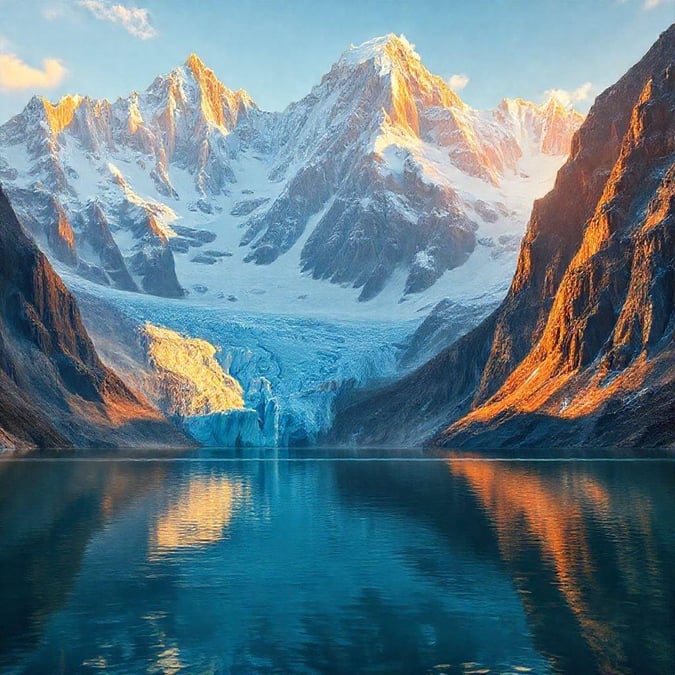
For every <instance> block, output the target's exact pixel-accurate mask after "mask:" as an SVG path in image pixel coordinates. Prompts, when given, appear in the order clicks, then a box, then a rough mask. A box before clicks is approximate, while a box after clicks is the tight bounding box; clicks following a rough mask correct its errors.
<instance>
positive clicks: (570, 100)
mask: <svg viewBox="0 0 675 675" xmlns="http://www.w3.org/2000/svg"><path fill="white" fill-rule="evenodd" d="M592 91H593V85H592V84H591V83H590V82H584V83H583V84H582V85H581V86H580V87H577V88H576V89H547V90H546V91H545V92H544V98H546V99H551V98H554V99H556V101H559V102H560V103H561V104H562V105H564V106H566V107H570V106H573V105H574V104H575V103H580V102H581V101H585V100H586V99H588V98H589V97H590V96H591V93H592Z"/></svg>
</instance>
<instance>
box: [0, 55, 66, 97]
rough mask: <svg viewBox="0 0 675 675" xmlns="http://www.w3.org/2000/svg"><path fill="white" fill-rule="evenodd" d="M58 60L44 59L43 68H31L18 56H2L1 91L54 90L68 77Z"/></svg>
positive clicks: (0, 64) (0, 70)
mask: <svg viewBox="0 0 675 675" xmlns="http://www.w3.org/2000/svg"><path fill="white" fill-rule="evenodd" d="M66 72H67V71H66V69H65V67H64V65H63V64H62V63H61V61H59V60H58V59H44V60H43V61H42V68H34V67H33V66H29V65H28V64H27V63H26V62H25V61H23V60H21V59H20V58H19V57H18V56H17V55H16V54H0V90H2V91H16V90H19V89H53V88H54V87H56V86H58V85H59V84H60V83H61V81H62V80H63V78H64V77H65V75H66Z"/></svg>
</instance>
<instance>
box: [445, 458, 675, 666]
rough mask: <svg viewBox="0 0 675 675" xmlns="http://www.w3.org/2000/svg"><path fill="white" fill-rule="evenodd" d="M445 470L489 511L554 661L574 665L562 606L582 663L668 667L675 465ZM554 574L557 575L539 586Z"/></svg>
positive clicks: (454, 464) (672, 659)
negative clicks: (553, 594) (556, 597)
mask: <svg viewBox="0 0 675 675" xmlns="http://www.w3.org/2000/svg"><path fill="white" fill-rule="evenodd" d="M449 468H450V471H451V473H452V475H453V476H458V477H461V478H463V479H464V480H466V482H467V484H468V485H469V486H470V488H471V490H472V492H473V493H474V494H475V495H476V497H477V498H478V500H479V502H480V504H481V507H482V508H483V509H484V511H485V512H486V513H487V514H488V515H489V517H490V520H491V523H492V527H493V528H494V530H495V532H496V535H497V541H498V545H499V550H500V553H501V556H502V559H503V560H504V561H505V562H506V563H507V565H508V566H509V569H510V571H511V573H512V575H513V579H514V582H515V584H516V586H517V587H518V590H519V592H520V593H521V596H522V599H523V605H524V607H525V608H526V611H527V612H528V615H530V617H531V621H532V622H533V624H534V625H535V627H536V626H540V627H541V628H542V629H543V631H542V632H543V633H544V634H545V638H546V644H544V645H543V649H544V650H545V651H546V653H547V654H548V655H549V656H550V658H551V660H552V661H553V662H554V663H555V664H557V665H559V666H561V667H563V668H565V667H569V666H571V665H572V664H573V663H575V660H573V659H572V658H571V657H570V655H569V654H567V653H565V651H563V650H561V648H560V647H558V646H556V642H559V639H563V638H564V639H565V641H566V642H567V641H568V640H569V639H570V637H569V636H563V635H561V634H560V633H559V631H558V629H557V628H556V627H555V625H554V622H553V621H552V619H553V618H554V617H555V616H556V615H558V611H557V610H559V609H565V610H569V611H571V612H572V614H573V615H574V622H573V630H574V629H577V630H578V635H577V636H575V637H578V638H580V640H578V643H577V645H576V646H575V647H574V648H573V649H571V650H570V652H571V654H572V655H573V656H576V657H579V656H584V654H585V652H586V651H587V650H589V651H590V652H591V653H590V654H587V655H585V656H584V658H583V661H582V663H583V664H584V665H585V666H586V667H588V666H589V665H590V664H593V667H594V669H595V670H597V671H599V672H611V673H618V672H638V671H639V672H670V671H671V670H672V668H673V665H674V664H675V653H674V651H675V636H674V634H673V633H672V631H673V628H674V627H675V624H674V622H673V619H674V616H675V614H674V611H673V601H675V595H674V591H675V589H674V588H673V570H672V568H669V567H668V566H669V565H672V564H673V563H674V562H675V560H674V558H673V554H674V553H675V551H674V547H673V544H674V542H675V539H674V535H673V530H672V525H673V512H672V506H673V495H672V489H673V487H674V486H675V485H674V483H673V480H672V479H673V472H672V466H671V465H667V466H666V467H665V468H666V471H665V472H663V469H662V467H659V466H644V465H636V464H634V465H631V464H623V465H618V466H612V465H608V464H600V465H598V466H594V467H593V470H589V467H587V466H584V465H579V464H574V463H563V464H558V465H556V466H555V467H554V468H551V467H550V466H546V465H534V466H533V465H522V464H519V463H512V464H505V463H493V462H467V461H462V460H459V461H457V460H455V461H453V460H452V459H451V460H450V461H449ZM655 510H657V511H658V512H655ZM535 556H536V558H537V564H536V565H533V564H532V562H533V558H535ZM548 575H552V577H553V578H552V579H550V580H547V582H546V583H545V584H542V580H543V579H546V578H547V576H548ZM542 586H543V590H545V591H546V593H542ZM553 589H557V590H558V591H559V592H560V594H561V595H562V599H561V600H562V602H556V603H555V605H557V607H555V610H552V607H551V604H553V603H552V602H551V601H550V600H549V601H548V602H547V603H546V604H544V603H543V602H542V596H543V595H546V594H548V593H549V592H550V591H551V590H553ZM542 606H544V607H545V610H544V611H542ZM644 616H649V617H650V618H649V620H647V621H645V620H644ZM574 624H576V626H575V625H574ZM563 625H564V624H563ZM542 637H544V635H543V636H542ZM559 644H560V643H559ZM562 644H565V642H563V643H562ZM648 645H649V647H648ZM563 649H564V648H563ZM579 665H581V663H580V664H579Z"/></svg>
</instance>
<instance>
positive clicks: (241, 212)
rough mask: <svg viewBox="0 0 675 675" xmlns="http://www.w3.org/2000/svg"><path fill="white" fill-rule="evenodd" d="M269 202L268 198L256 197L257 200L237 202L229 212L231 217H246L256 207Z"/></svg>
mask: <svg viewBox="0 0 675 675" xmlns="http://www.w3.org/2000/svg"><path fill="white" fill-rule="evenodd" d="M267 202H269V197H258V198H257V199H246V200H244V201H241V202H237V203H236V204H235V205H234V206H233V207H232V210H231V211H230V215H231V216H248V215H249V214H251V213H253V211H255V210H256V209H257V208H258V207H260V206H262V205H263V204H267Z"/></svg>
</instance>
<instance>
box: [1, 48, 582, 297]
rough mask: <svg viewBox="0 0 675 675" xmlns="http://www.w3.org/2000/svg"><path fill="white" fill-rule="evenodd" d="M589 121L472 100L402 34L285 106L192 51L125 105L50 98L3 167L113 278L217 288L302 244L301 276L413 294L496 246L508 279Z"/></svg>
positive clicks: (46, 240) (494, 256)
mask: <svg viewBox="0 0 675 675" xmlns="http://www.w3.org/2000/svg"><path fill="white" fill-rule="evenodd" d="M580 122H581V116H580V115H579V114H578V113H575V112H574V111H572V110H568V109H566V108H564V107H563V106H561V105H559V104H556V103H555V102H554V101H550V102H548V103H546V104H544V105H535V104H533V103H527V102H524V101H521V100H519V99H518V100H514V101H505V102H503V103H502V104H501V105H500V106H499V107H498V108H497V109H496V110H494V111H477V110H474V109H472V108H470V107H469V106H467V105H466V104H465V103H464V102H463V101H462V100H461V99H460V98H459V97H458V96H457V94H456V93H455V92H453V91H452V90H451V89H450V88H449V86H448V85H447V84H446V83H445V81H444V80H443V79H442V78H440V77H438V76H435V75H432V74H431V73H429V71H428V70H427V69H426V68H425V67H424V65H423V64H422V61H421V60H420V57H419V56H418V54H417V53H416V52H415V50H414V48H413V46H412V45H411V44H410V43H409V42H408V41H407V40H406V39H405V38H403V37H397V36H395V35H388V36H385V37H382V38H377V39H375V40H371V41H370V42H367V43H364V44H363V45H361V46H359V47H352V48H350V49H349V50H347V51H346V52H345V53H344V54H343V55H342V56H341V57H340V59H339V60H338V61H337V62H336V63H335V65H334V66H333V67H332V68H331V70H330V72H328V73H327V74H326V75H325V76H324V77H323V79H322V80H321V82H320V84H318V85H317V86H316V87H314V89H313V90H312V91H311V92H310V93H309V94H308V95H307V96H306V97H305V98H303V99H302V100H300V101H298V102H296V103H293V104H291V105H290V106H289V107H288V108H287V109H286V110H285V111H283V112H281V113H267V112H263V111H260V110H259V109H258V108H257V107H256V105H255V103H254V102H253V101H252V100H251V98H250V97H249V95H248V94H247V93H246V92H244V91H236V92H234V91H231V90H230V89H228V88H227V87H226V86H225V85H223V84H222V83H221V82H220V81H219V80H218V79H217V78H216V76H215V75H214V73H213V72H212V71H211V70H209V69H208V68H207V67H206V66H205V65H204V64H203V63H202V62H201V61H200V60H199V58H198V57H197V56H196V55H194V54H193V55H191V56H190V57H189V58H188V59H187V61H186V62H185V64H184V65H182V66H181V67H179V68H176V69H174V70H173V71H171V72H170V73H168V74H167V75H164V76H160V77H158V78H157V79H156V80H155V81H154V82H153V83H152V84H151V85H150V86H149V87H148V89H147V90H145V91H144V92H140V93H138V92H134V93H132V94H131V95H129V96H128V97H126V98H121V99H119V100H117V101H115V102H113V103H110V102H108V101H105V100H103V101H97V100H94V99H91V98H89V97H86V96H84V97H83V96H66V97H64V98H63V99H61V100H60V101H59V102H57V103H54V104H53V103H50V102H48V101H46V100H45V99H42V98H37V97H36V98H33V99H32V100H31V101H30V103H29V104H28V105H27V106H26V108H25V110H24V111H23V112H22V113H20V114H19V115H17V116H16V117H14V118H13V119H11V120H9V121H8V122H7V123H6V124H5V125H3V126H2V127H0V180H2V181H3V184H4V185H5V186H6V188H7V191H8V195H9V197H10V199H11V200H12V203H13V205H14V207H15V208H16V209H17V212H18V213H19V216H20V218H21V219H22V221H24V222H25V224H26V226H27V227H28V228H29V229H30V231H31V232H32V233H33V235H34V236H35V238H36V240H37V241H38V243H39V245H40V246H41V247H43V249H44V250H45V251H46V252H47V253H48V254H49V255H51V256H53V257H54V259H56V260H59V261H60V262H63V263H64V264H66V265H68V266H70V268H73V269H75V270H76V271H77V272H78V273H79V274H81V275H83V276H85V277H87V278H89V279H91V280H94V281H96V282H98V283H101V284H104V285H110V286H114V287H117V288H121V289H123V290H139V291H144V292H147V293H150V294H154V295H159V296H165V297H182V296H183V295H184V294H185V293H189V292H193V293H194V292H197V293H200V294H206V295H207V296H209V295H212V296H213V298H214V299H217V298H218V297H219V294H225V295H228V294H230V293H231V290H230V289H228V287H227V284H226V281H225V280H226V276H227V275H225V274H221V275H216V274H214V273H213V270H214V269H215V268H218V269H221V268H222V267H224V266H225V265H226V264H227V266H228V270H229V272H230V273H231V274H233V275H234V274H236V273H237V271H238V270H240V269H242V268H244V267H246V268H250V267H253V266H254V265H265V266H267V265H276V267H277V268H278V269H281V268H282V267H283V266H284V265H285V263H284V262H283V261H284V260H285V259H287V258H288V255H289V254H290V251H291V250H292V249H297V259H295V258H294V259H293V262H292V266H293V274H294V275H295V276H296V277H297V280H298V284H301V283H304V282H303V278H304V277H306V276H308V275H309V276H310V277H311V278H314V279H324V280H330V281H332V282H334V283H336V284H341V285H348V286H351V287H353V288H356V289H358V293H357V294H356V295H355V294H351V295H350V296H349V297H350V298H352V297H358V298H359V299H360V300H362V301H365V300H370V299H372V298H374V297H375V296H377V295H379V294H380V293H381V292H382V291H383V289H384V288H385V287H387V286H389V285H390V284H395V285H396V294H394V295H395V297H394V300H393V303H394V304H395V303H396V302H397V301H398V300H399V299H400V298H406V297H409V296H413V295H417V294H420V293H424V292H425V291H426V290H428V289H429V288H431V287H432V286H434V284H436V283H437V282H438V280H439V279H440V278H441V277H442V276H443V275H444V274H446V273H447V272H448V271H449V270H452V269H454V268H457V267H460V266H462V265H463V264H464V263H465V262H466V261H467V260H468V259H469V258H470V257H471V256H472V255H474V254H475V253H476V252H478V253H481V254H485V250H484V249H485V247H488V246H489V247H490V254H491V257H490V258H489V259H488V261H487V262H486V263H485V264H486V265H487V266H489V267H495V266H497V267H499V269H500V272H499V274H498V275H497V276H498V277H499V278H500V279H501V280H502V281H503V282H504V283H507V282H508V278H509V277H510V275H511V273H512V269H513V261H514V256H513V255H506V256H503V257H500V256H499V255H498V253H499V251H500V250H502V249H504V250H505V251H506V249H508V246H509V245H508V243H507V244H503V242H502V239H501V235H506V236H507V240H509V241H510V239H509V237H511V238H513V237H515V238H516V239H519V238H520V237H521V236H522V233H523V231H524V226H525V222H526V219H527V214H528V212H529V208H530V206H531V203H532V200H533V198H535V197H539V196H541V195H542V194H544V193H545V191H546V189H548V187H549V186H550V184H551V182H552V179H553V176H554V174H555V171H556V170H557V168H558V167H559V166H560V165H561V164H562V162H563V161H564V158H565V156H566V155H567V153H568V150H569V147H570V141H571V137H572V135H573V133H574V131H575V130H576V128H577V127H578V126H579V124H580ZM47 197H49V199H51V200H53V202H54V203H53V205H52V206H51V207H50V209H47V208H46V207H45V206H43V202H45V201H46V199H47ZM36 206H37V207H39V208H36ZM50 210H51V211H55V210H56V211H58V212H59V213H61V214H62V216H60V217H59V218H56V219H55V217H54V215H53V214H52V213H51V212H49V211H50ZM55 222H56V225H55ZM66 223H68V224H69V225H68V227H66ZM207 246H208V248H207ZM505 247H506V248H505ZM509 250H510V249H509ZM507 253H508V251H507ZM303 275H304V277H303ZM399 277H400V278H399ZM195 289H197V290H195ZM295 295H297V294H295ZM295 295H294V296H293V297H295Z"/></svg>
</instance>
